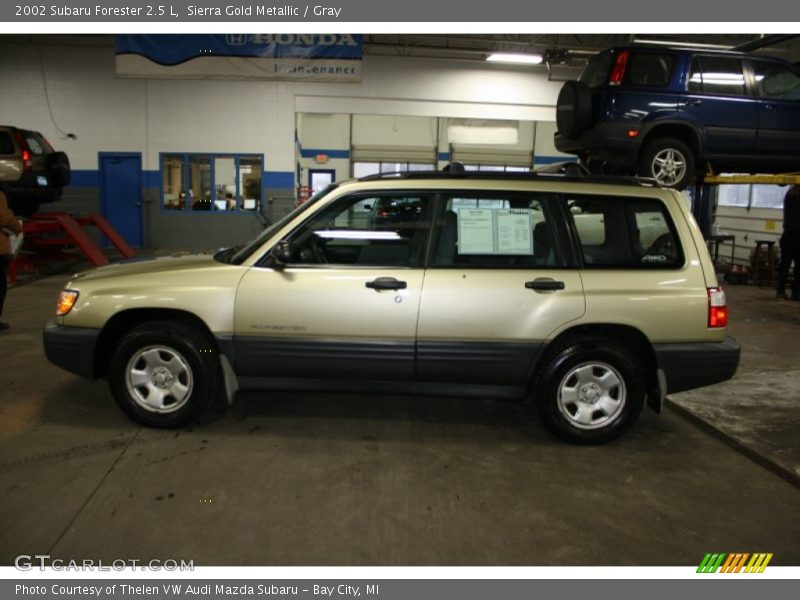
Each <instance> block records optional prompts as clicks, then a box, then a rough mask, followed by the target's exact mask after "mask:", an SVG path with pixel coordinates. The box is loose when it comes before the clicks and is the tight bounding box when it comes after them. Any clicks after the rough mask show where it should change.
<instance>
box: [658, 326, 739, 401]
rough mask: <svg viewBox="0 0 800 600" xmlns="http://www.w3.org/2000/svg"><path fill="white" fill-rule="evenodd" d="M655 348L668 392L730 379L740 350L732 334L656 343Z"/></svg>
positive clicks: (736, 365)
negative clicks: (719, 338) (718, 339)
mask: <svg viewBox="0 0 800 600" xmlns="http://www.w3.org/2000/svg"><path fill="white" fill-rule="evenodd" d="M654 349H655V352H656V359H657V360H658V368H659V369H660V370H661V371H663V372H664V376H665V377H666V384H667V386H666V387H667V392H668V393H670V394H674V393H676V392H683V391H685V390H691V389H694V388H699V387H703V386H706V385H713V384H715V383H720V382H722V381H726V380H728V379H730V378H731V377H733V375H734V373H736V368H737V367H738V366H739V355H740V353H741V347H740V346H739V342H737V341H736V340H735V339H734V338H732V337H726V338H725V340H724V341H722V342H699V343H686V344H655V345H654Z"/></svg>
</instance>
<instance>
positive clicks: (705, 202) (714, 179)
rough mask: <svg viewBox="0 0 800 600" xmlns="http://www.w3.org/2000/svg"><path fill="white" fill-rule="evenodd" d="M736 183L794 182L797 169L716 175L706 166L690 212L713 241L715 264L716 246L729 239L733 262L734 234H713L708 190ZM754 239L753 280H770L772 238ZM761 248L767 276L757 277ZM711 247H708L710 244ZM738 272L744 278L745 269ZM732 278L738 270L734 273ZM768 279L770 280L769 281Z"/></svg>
mask: <svg viewBox="0 0 800 600" xmlns="http://www.w3.org/2000/svg"><path fill="white" fill-rule="evenodd" d="M737 184H766V185H796V184H800V173H785V174H779V175H717V174H714V173H713V171H712V170H711V168H710V167H709V169H708V172H707V173H706V174H705V175H704V176H703V177H702V178H701V179H700V180H699V181H698V183H697V185H695V187H694V189H693V192H694V193H693V200H694V201H693V202H692V212H693V213H694V216H695V219H696V220H697V224H698V226H699V227H700V231H701V232H702V234H703V237H704V238H705V239H706V242H707V243H709V244H714V246H713V251H712V257H713V259H714V264H715V265H716V264H717V260H718V259H719V246H720V244H721V243H724V242H731V243H732V244H733V246H732V249H731V266H733V265H734V259H735V252H736V237H735V236H734V235H712V232H711V223H712V221H713V218H714V215H713V201H712V195H711V190H712V186H715V185H737ZM755 242H756V258H755V261H756V262H755V264H756V266H755V270H754V272H753V273H752V275H753V280H754V281H755V282H756V283H759V282H764V281H769V279H770V278H771V277H772V276H773V275H774V270H775V258H774V244H775V242H774V240H755ZM762 249H763V250H764V252H765V253H766V254H765V255H766V257H767V265H768V267H767V269H766V271H767V273H768V275H767V277H768V279H764V280H762V279H760V278H759V275H760V255H761V251H762ZM709 250H710V251H711V248H709ZM741 274H742V275H743V276H744V278H745V279H746V278H747V271H742V272H741ZM733 277H734V278H737V279H738V277H737V274H736V273H734V275H733ZM769 283H772V282H771V281H769Z"/></svg>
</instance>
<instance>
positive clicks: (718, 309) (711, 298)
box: [708, 287, 728, 329]
mask: <svg viewBox="0 0 800 600" xmlns="http://www.w3.org/2000/svg"><path fill="white" fill-rule="evenodd" d="M708 326H709V327H712V328H715V329H717V328H720V327H727V326H728V306H727V304H726V300H725V292H724V291H723V289H722V288H719V287H715V288H708Z"/></svg>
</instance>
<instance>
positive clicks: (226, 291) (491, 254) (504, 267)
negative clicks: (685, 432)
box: [44, 166, 739, 443]
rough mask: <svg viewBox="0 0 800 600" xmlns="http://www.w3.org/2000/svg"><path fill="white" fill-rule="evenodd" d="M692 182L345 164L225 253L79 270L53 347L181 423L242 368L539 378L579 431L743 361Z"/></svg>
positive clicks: (589, 435) (269, 372)
mask: <svg viewBox="0 0 800 600" xmlns="http://www.w3.org/2000/svg"><path fill="white" fill-rule="evenodd" d="M727 321H728V314H727V309H726V305H725V294H724V292H723V291H722V290H721V289H720V287H719V284H718V282H717V279H716V276H715V274H714V268H713V266H712V263H711V261H710V259H709V256H708V252H707V250H706V247H705V244H704V241H703V238H702V235H701V234H700V231H699V230H698V228H697V226H696V224H695V221H694V219H693V217H692V215H691V212H690V211H689V210H688V208H687V206H686V203H685V201H684V198H683V197H682V196H681V195H680V194H679V193H678V192H676V191H674V190H671V189H665V188H659V187H654V186H651V185H648V184H646V183H644V182H641V181H637V180H623V179H620V178H613V179H610V178H601V177H592V176H578V175H574V174H573V175H567V176H563V175H554V174H509V173H505V174H503V173H501V174H497V175H494V174H490V173H465V172H464V171H463V168H462V169H459V168H457V166H453V168H451V169H450V170H449V171H448V172H411V173H404V174H393V175H377V176H371V177H366V178H362V179H360V180H354V181H347V182H344V183H340V184H334V185H332V186H330V187H329V188H328V189H326V190H324V191H323V192H322V193H320V194H318V195H317V196H316V197H315V198H312V200H310V201H309V202H307V203H306V204H304V205H302V206H300V207H299V208H298V209H296V210H295V211H294V212H292V213H291V214H289V215H287V216H286V217H285V218H284V219H282V220H281V221H279V222H277V223H275V224H274V225H272V226H270V227H269V228H268V229H266V230H264V232H263V233H262V234H261V235H259V236H258V237H257V238H256V239H254V240H252V241H251V242H249V243H247V244H246V245H244V246H241V247H238V248H230V249H226V250H221V251H219V252H217V253H215V254H213V255H212V254H195V255H185V256H175V257H164V258H156V259H150V260H145V261H138V262H137V261H130V262H123V263H118V264H115V265H111V266H108V267H103V268H100V269H95V270H92V271H87V272H84V273H80V274H77V275H75V276H74V277H73V278H72V279H71V280H70V281H69V282H68V283H67V284H66V286H65V288H64V289H63V291H62V292H61V296H60V298H59V300H58V308H57V317H56V318H55V319H54V320H53V321H52V322H51V323H49V324H48V326H47V327H46V329H45V331H44V345H45V351H46V354H47V357H48V358H49V359H50V361H52V362H53V363H54V364H56V365H58V366H60V367H62V368H64V369H67V370H69V371H72V372H74V373H77V374H79V375H82V376H84V377H90V378H96V377H107V378H108V380H109V383H110V387H111V391H112V393H113V396H114V398H115V400H116V401H117V403H118V404H119V406H120V407H121V408H122V410H124V411H125V412H126V413H127V414H128V415H129V416H130V417H132V418H133V419H135V420H136V421H138V422H139V423H142V424H145V425H150V426H155V427H177V426H182V425H185V424H186V423H188V422H190V421H192V420H193V419H195V418H196V417H198V416H199V415H200V414H201V413H203V411H204V410H205V409H206V408H207V407H208V406H209V405H210V404H211V403H212V402H213V401H214V400H215V399H221V398H223V397H227V398H228V399H229V400H232V398H233V396H234V395H235V394H236V392H237V390H238V389H249V390H273V389H284V390H287V389H291V390H325V391H353V392H365V393H367V392H368V393H378V394H388V393H392V394H394V393H409V392H414V393H422V394H431V395H436V394H448V395H458V396H477V397H482V398H485V397H493V398H515V399H523V398H527V397H530V398H531V399H532V401H533V403H534V404H535V406H536V407H537V408H538V410H539V412H540V413H541V415H542V417H543V418H544V421H545V422H546V423H547V425H548V427H550V429H552V430H553V431H554V432H555V433H557V434H558V435H560V436H562V437H563V438H566V439H568V440H570V441H574V442H579V443H598V442H604V441H608V440H611V439H613V438H615V437H617V436H619V435H620V434H622V433H624V432H625V431H626V430H627V429H628V428H630V427H631V425H633V423H634V422H635V421H636V419H637V417H638V416H639V414H640V412H641V410H642V408H643V406H644V405H645V404H648V405H649V406H650V407H651V408H653V409H655V410H656V411H660V409H661V404H662V401H663V398H664V396H665V394H667V393H670V392H679V391H681V390H686V389H690V388H695V387H700V386H705V385H710V384H713V383H717V382H720V381H724V380H726V379H729V378H730V377H732V376H733V374H734V373H735V371H736V368H737V365H738V362H739V345H738V343H737V342H736V341H735V340H734V339H732V338H730V337H726V333H725V332H726V326H727Z"/></svg>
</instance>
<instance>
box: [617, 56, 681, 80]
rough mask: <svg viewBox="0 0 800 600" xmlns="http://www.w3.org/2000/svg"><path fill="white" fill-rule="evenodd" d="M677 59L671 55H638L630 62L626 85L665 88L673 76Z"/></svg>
mask: <svg viewBox="0 0 800 600" xmlns="http://www.w3.org/2000/svg"><path fill="white" fill-rule="evenodd" d="M674 66H675V57H674V56H671V55H669V54H651V53H649V52H647V53H637V54H634V55H633V57H631V59H630V61H629V62H628V70H627V74H626V77H625V84H626V85H636V86H643V87H664V86H666V85H667V84H668V83H669V80H670V77H671V76H672V68H673V67H674Z"/></svg>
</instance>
